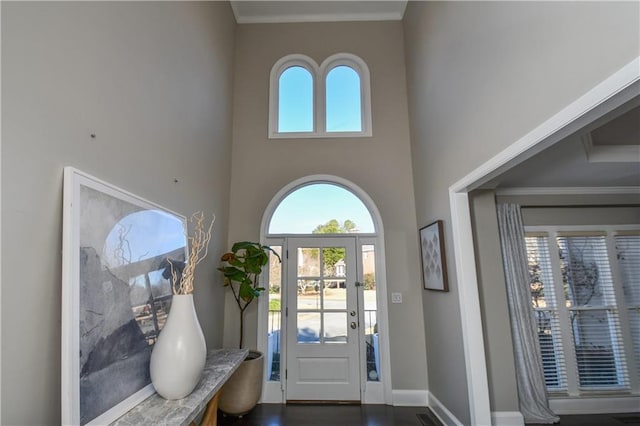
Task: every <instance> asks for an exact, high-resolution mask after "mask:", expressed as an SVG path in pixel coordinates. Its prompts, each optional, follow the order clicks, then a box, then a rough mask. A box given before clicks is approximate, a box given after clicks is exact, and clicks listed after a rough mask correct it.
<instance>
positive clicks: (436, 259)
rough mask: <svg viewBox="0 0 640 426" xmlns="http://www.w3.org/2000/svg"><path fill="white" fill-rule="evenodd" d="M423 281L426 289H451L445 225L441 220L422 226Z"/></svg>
mask: <svg viewBox="0 0 640 426" xmlns="http://www.w3.org/2000/svg"><path fill="white" fill-rule="evenodd" d="M420 254H421V259H422V282H423V284H424V288H425V289H426V290H437V291H449V284H448V282H447V259H446V257H445V251H444V225H443V222H442V221H441V220H436V221H435V222H433V223H431V224H429V225H427V226H425V227H423V228H420Z"/></svg>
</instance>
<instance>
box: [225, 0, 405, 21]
mask: <svg viewBox="0 0 640 426" xmlns="http://www.w3.org/2000/svg"><path fill="white" fill-rule="evenodd" d="M229 3H230V4H231V9H232V10H233V15H234V16H235V18H236V22H237V23H238V24H274V23H293V22H347V21H401V20H402V18H403V17H404V12H405V10H406V7H407V3H408V2H407V1H406V0H394V1H393V2H392V3H393V5H392V4H388V3H389V2H375V1H374V2H370V4H369V5H367V6H365V8H366V9H367V10H363V6H362V3H361V4H359V5H358V7H356V8H354V7H353V6H350V5H349V4H348V2H344V3H342V2H324V4H323V5H322V6H321V7H320V6H316V7H313V8H312V9H316V10H310V9H309V7H308V4H305V2H286V3H288V4H287V7H286V10H283V8H282V7H281V6H277V5H275V6H273V7H271V6H267V7H265V3H266V2H259V3H261V4H260V7H259V8H258V10H255V11H253V12H252V11H251V10H247V9H248V8H249V9H251V7H252V5H250V4H249V5H243V4H242V3H244V2H243V1H242V0H232V1H230V2H229ZM321 3H323V2H321ZM383 3H385V4H384V5H383Z"/></svg>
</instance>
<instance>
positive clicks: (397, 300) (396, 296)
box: [391, 293, 402, 303]
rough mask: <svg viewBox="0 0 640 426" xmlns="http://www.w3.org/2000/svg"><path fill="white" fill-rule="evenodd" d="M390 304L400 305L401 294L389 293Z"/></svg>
mask: <svg viewBox="0 0 640 426" xmlns="http://www.w3.org/2000/svg"><path fill="white" fill-rule="evenodd" d="M391 303H402V293H391Z"/></svg>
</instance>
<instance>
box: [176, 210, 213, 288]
mask: <svg viewBox="0 0 640 426" xmlns="http://www.w3.org/2000/svg"><path fill="white" fill-rule="evenodd" d="M215 221H216V217H215V215H214V216H213V218H212V219H211V223H210V224H209V227H207V226H206V223H205V216H204V213H202V212H196V213H194V214H193V215H191V218H190V219H189V222H190V223H191V224H192V225H193V235H189V234H188V232H187V241H188V244H189V256H188V258H187V261H186V262H185V263H184V268H183V269H182V271H180V267H179V266H178V265H174V264H173V262H172V261H171V260H170V259H167V261H168V262H169V265H170V267H171V287H172V289H173V294H191V293H193V280H194V277H195V272H196V265H197V264H198V263H200V262H201V261H202V259H204V258H205V257H207V253H208V249H209V241H211V230H212V229H213V223H214V222H215ZM180 272H181V273H180Z"/></svg>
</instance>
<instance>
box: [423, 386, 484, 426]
mask: <svg viewBox="0 0 640 426" xmlns="http://www.w3.org/2000/svg"><path fill="white" fill-rule="evenodd" d="M427 393H428V395H429V408H431V411H433V414H435V415H436V417H437V418H438V419H439V420H440V421H441V422H442V423H443V424H445V425H447V426H449V425H454V426H464V425H463V424H462V422H461V421H460V420H458V418H457V417H456V416H454V415H453V413H452V412H451V411H449V409H448V408H447V407H446V406H445V405H444V404H443V403H441V402H440V401H439V400H438V398H436V397H435V396H434V395H433V394H432V393H431V392H429V391H427ZM473 424H476V423H473ZM480 424H481V423H478V425H480Z"/></svg>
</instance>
